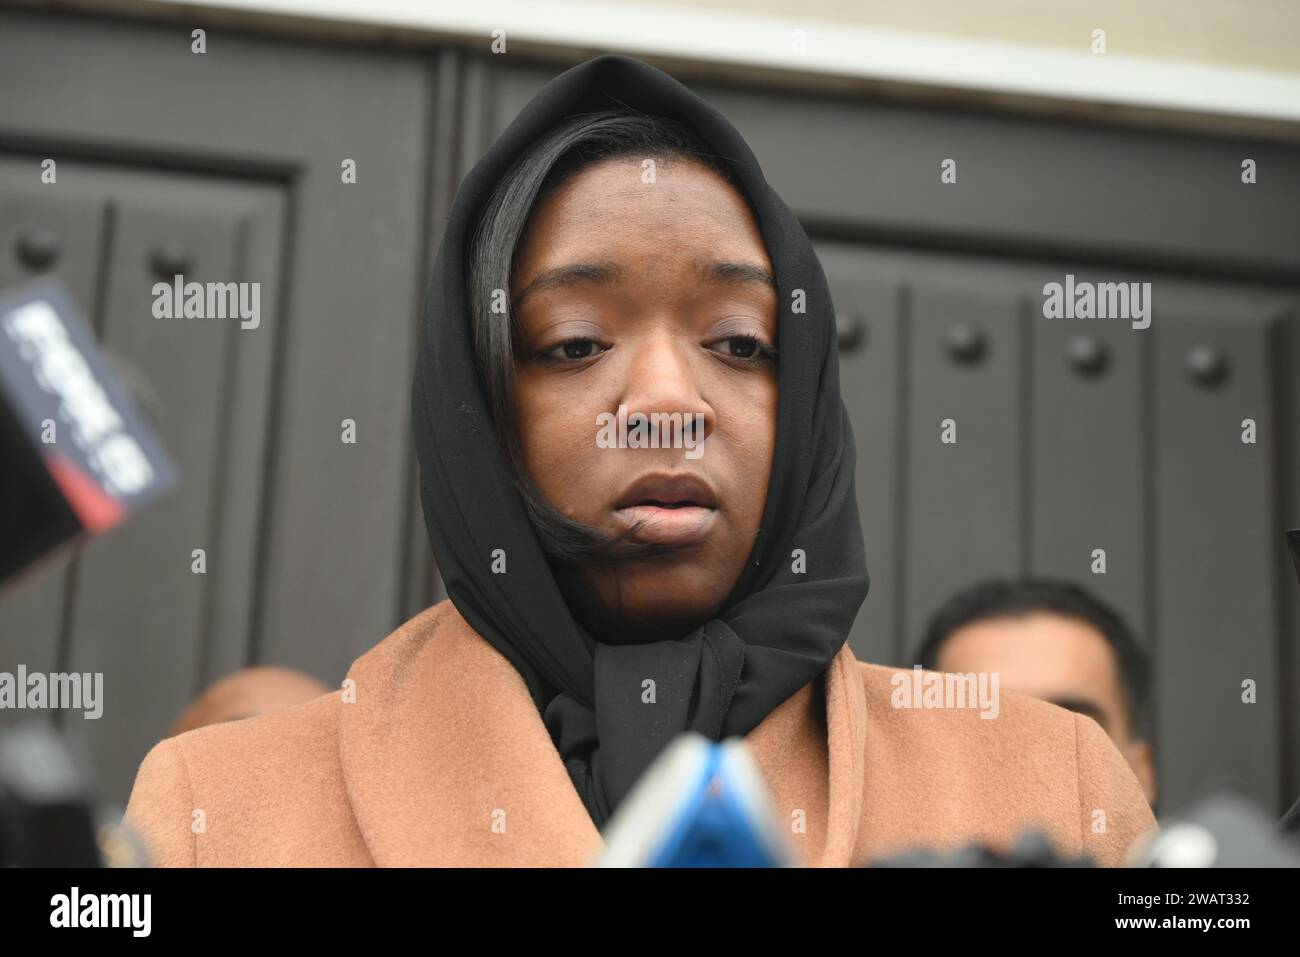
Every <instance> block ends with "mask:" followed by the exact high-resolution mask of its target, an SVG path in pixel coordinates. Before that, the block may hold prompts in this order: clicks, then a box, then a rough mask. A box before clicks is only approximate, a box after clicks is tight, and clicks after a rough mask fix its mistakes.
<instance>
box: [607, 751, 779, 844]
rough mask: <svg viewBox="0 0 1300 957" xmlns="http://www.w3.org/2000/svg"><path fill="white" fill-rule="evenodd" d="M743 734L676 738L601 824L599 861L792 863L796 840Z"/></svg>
mask: <svg viewBox="0 0 1300 957" xmlns="http://www.w3.org/2000/svg"><path fill="white" fill-rule="evenodd" d="M783 823H784V822H783V821H782V819H781V818H780V817H779V816H778V814H777V813H776V808H775V807H774V805H773V803H772V798H771V794H770V792H769V791H768V788H767V783H766V782H765V781H764V780H763V775H762V772H761V770H760V769H759V767H758V763H757V762H756V761H755V760H754V756H753V754H751V752H750V750H749V747H748V746H747V745H746V744H745V742H744V741H743V740H742V739H741V738H730V739H728V740H726V741H723V742H721V743H715V742H713V741H710V740H709V739H708V738H706V737H704V736H703V735H701V734H696V733H694V732H688V733H686V734H683V735H680V736H679V737H677V738H676V739H675V740H674V741H673V742H672V743H671V744H669V745H668V747H667V748H665V749H664V752H663V754H661V755H660V756H659V758H658V759H657V760H656V761H655V762H654V764H652V765H651V766H650V768H649V769H648V770H647V771H646V773H645V774H644V775H643V776H642V777H641V779H640V780H639V781H637V783H636V784H635V786H633V788H632V790H631V791H630V792H629V793H628V795H627V797H626V798H625V799H624V800H623V803H622V805H621V806H620V807H619V809H618V811H617V812H616V813H615V814H614V817H613V818H612V819H611V820H610V822H609V825H608V826H607V827H606V829H605V834H604V838H605V850H604V851H603V853H602V854H601V855H600V856H599V857H598V858H597V860H596V862H595V863H596V866H598V867H793V866H796V865H797V863H798V860H797V856H796V854H795V850H794V845H793V842H792V841H791V839H790V837H789V835H788V834H787V833H786V831H785V828H784V826H783Z"/></svg>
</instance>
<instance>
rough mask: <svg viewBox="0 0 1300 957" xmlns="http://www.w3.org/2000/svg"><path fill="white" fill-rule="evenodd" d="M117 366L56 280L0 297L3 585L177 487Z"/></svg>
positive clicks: (172, 467)
mask: <svg viewBox="0 0 1300 957" xmlns="http://www.w3.org/2000/svg"><path fill="white" fill-rule="evenodd" d="M114 364H116V365H118V366H120V365H121V363H120V360H109V359H106V357H105V356H104V355H103V354H102V353H101V351H100V349H99V348H98V346H97V345H96V343H95V339H94V335H93V333H92V332H91V330H90V327H89V325H88V324H87V323H86V321H85V320H84V319H83V318H82V317H81V315H80V312H79V310H78V309H77V307H76V304H75V303H74V301H73V299H72V297H71V295H70V294H69V293H68V291H67V289H66V288H65V287H64V286H63V284H62V283H61V282H59V281H58V280H57V279H56V278H53V277H42V278H41V279H39V280H37V281H35V282H32V283H30V284H28V285H25V286H23V287H20V288H18V289H16V290H11V291H8V292H7V293H6V294H5V295H3V296H0V583H3V582H5V581H6V580H8V579H12V578H13V577H14V576H16V575H17V574H18V572H20V571H23V570H24V569H26V568H28V567H29V566H31V565H32V564H33V563H34V562H36V561H37V560H38V559H40V558H42V557H43V556H45V555H48V554H49V553H51V552H53V551H55V550H56V549H58V548H59V547H60V546H62V545H65V544H67V543H68V542H71V541H73V540H75V539H77V538H79V537H81V536H82V535H83V534H86V533H91V534H93V533H97V532H103V531H106V530H107V529H110V528H113V527H114V526H116V525H118V524H120V523H121V522H122V521H123V520H124V519H125V518H126V516H127V515H128V514H129V513H130V512H132V511H134V510H135V509H137V508H139V507H141V506H142V505H144V504H146V503H147V502H149V501H152V500H153V499H155V498H157V497H158V496H159V495H161V494H163V493H164V492H166V491H168V490H169V489H171V488H172V487H173V486H174V485H175V484H176V481H177V472H176V467H175V465H174V464H173V463H172V461H171V459H170V458H169V457H168V455H167V453H166V451H165V450H164V449H163V447H162V445H161V443H160V442H159V441H158V440H157V439H156V438H155V436H154V432H153V430H152V429H151V428H150V427H149V425H148V424H147V422H146V421H145V420H144V419H143V418H142V417H141V416H140V414H139V411H138V410H137V408H136V405H135V403H134V402H132V401H131V398H130V396H129V394H128V392H129V390H128V389H127V388H125V387H124V386H123V385H122V383H121V382H120V381H119V375H120V373H118V372H116V371H115V370H114V369H113V365H114Z"/></svg>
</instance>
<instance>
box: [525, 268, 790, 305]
mask: <svg viewBox="0 0 1300 957" xmlns="http://www.w3.org/2000/svg"><path fill="white" fill-rule="evenodd" d="M691 266H692V267H693V269H694V271H695V274H696V275H697V276H698V277H699V278H701V279H703V280H704V281H705V282H709V283H713V284H715V285H726V286H731V285H750V284H758V285H762V286H769V287H771V288H772V289H773V290H775V289H776V288H777V286H776V277H775V276H773V275H772V273H771V271H770V270H769V269H768V268H767V267H766V266H762V265H760V264H758V263H746V262H733V261H731V260H725V259H695V260H693V261H692V262H691ZM622 280H623V270H622V268H621V267H620V266H619V265H618V264H617V263H613V262H601V263H569V264H568V265H564V266H556V267H555V268H554V269H547V270H546V271H545V272H541V273H538V274H537V275H536V276H534V277H533V280H532V282H530V283H529V284H528V285H527V286H525V287H524V288H523V289H521V290H520V291H519V295H517V296H515V298H514V302H513V303H512V305H513V307H514V308H515V309H518V308H519V307H520V306H521V305H522V304H523V302H524V300H525V299H527V298H528V297H529V296H531V295H532V294H533V293H535V292H541V291H542V290H545V289H559V288H562V287H564V286H571V285H574V284H576V283H582V282H589V283H596V284H603V285H614V284H616V283H619V282H622Z"/></svg>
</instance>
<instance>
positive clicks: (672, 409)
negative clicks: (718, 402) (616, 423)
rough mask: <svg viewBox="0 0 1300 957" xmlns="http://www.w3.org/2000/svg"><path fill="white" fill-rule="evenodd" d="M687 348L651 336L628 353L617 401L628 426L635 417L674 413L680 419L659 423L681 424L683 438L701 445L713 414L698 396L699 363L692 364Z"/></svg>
mask: <svg viewBox="0 0 1300 957" xmlns="http://www.w3.org/2000/svg"><path fill="white" fill-rule="evenodd" d="M690 348H691V345H690V344H686V343H683V342H680V341H678V340H676V339H673V338H670V337H668V336H654V337H650V338H649V339H647V340H646V341H644V342H642V343H640V344H638V346H637V347H636V348H634V349H633V350H631V353H632V354H631V355H630V356H629V362H628V366H627V376H626V379H625V381H624V387H623V394H622V396H621V397H620V403H621V404H624V405H626V406H627V415H628V420H629V422H631V421H633V416H636V415H644V416H655V415H656V414H658V415H660V416H662V415H668V416H674V414H675V413H676V414H677V415H679V416H680V418H676V417H674V418H671V419H667V420H662V419H661V420H659V421H664V422H672V423H677V422H680V423H681V428H682V429H684V430H685V434H684V435H683V438H685V439H689V440H691V441H692V442H701V441H703V440H704V439H706V438H708V437H709V436H710V435H712V434H713V428H714V425H715V424H716V422H715V419H716V413H715V412H714V409H713V406H712V405H710V404H709V403H708V402H707V401H705V399H704V397H703V396H702V395H701V394H700V389H699V383H698V381H697V379H696V375H697V373H696V368H697V366H698V363H695V362H692V357H691V355H690V353H689V349H690ZM696 348H699V347H698V346H696ZM664 438H665V439H671V438H672V436H664ZM661 444H668V443H666V442H665V443H661Z"/></svg>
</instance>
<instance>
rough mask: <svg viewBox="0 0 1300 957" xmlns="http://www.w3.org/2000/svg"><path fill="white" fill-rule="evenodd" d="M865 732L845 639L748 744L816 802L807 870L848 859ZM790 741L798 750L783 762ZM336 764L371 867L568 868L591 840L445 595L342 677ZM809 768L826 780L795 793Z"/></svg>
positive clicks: (781, 779)
mask: <svg viewBox="0 0 1300 957" xmlns="http://www.w3.org/2000/svg"><path fill="white" fill-rule="evenodd" d="M823 690H824V707H825V718H826V728H825V730H824V731H823V729H822V728H821V725H820V720H819V718H820V714H819V712H820V710H821V707H822V700H823V694H822V692H823ZM865 735H866V705H865V695H864V692H863V687H862V680H861V678H860V677H859V675H858V666H857V662H856V660H855V658H854V656H853V653H852V651H851V650H850V649H849V647H848V645H847V644H846V645H845V646H844V647H843V648H842V649H841V650H840V652H839V654H837V655H836V657H835V658H834V659H833V660H832V662H831V664H830V666H829V667H828V668H827V670H826V673H825V679H824V681H823V680H821V679H819V680H818V681H815V682H813V683H811V684H809V685H808V686H806V687H805V688H804V689H802V690H801V691H800V692H798V693H797V694H796V695H795V696H794V697H793V698H791V699H790V700H789V701H787V702H785V703H784V704H782V705H781V706H780V707H778V708H777V709H776V710H774V711H773V712H772V713H771V714H769V715H768V716H767V718H765V719H764V720H763V722H762V723H761V724H760V725H759V726H758V727H757V728H755V729H754V731H753V732H751V733H750V735H748V736H747V740H748V741H749V742H750V744H751V746H752V747H753V749H754V753H755V757H756V758H757V759H758V762H759V765H760V767H761V768H762V769H763V771H764V774H765V775H766V776H767V778H768V780H769V783H771V784H772V785H773V790H774V792H780V793H783V794H796V795H797V794H799V793H800V792H801V790H804V791H806V792H807V793H816V794H819V795H820V794H824V795H825V797H824V802H825V807H824V809H822V808H810V809H808V810H807V813H809V814H819V815H824V822H825V827H824V829H823V828H821V827H817V828H815V830H816V832H817V833H818V834H819V835H820V833H822V831H823V830H824V834H825V840H824V842H820V843H821V846H820V847H812V848H809V849H807V850H805V852H804V853H805V859H806V861H807V862H808V863H812V864H819V865H822V866H846V865H848V864H850V863H852V862H853V860H854V857H855V847H856V845H857V843H858V841H857V839H858V830H859V823H860V821H861V817H862V788H863V782H864V778H863V768H862V763H863V756H864V745H865ZM791 742H810V744H809V745H808V746H806V747H804V748H799V749H795V751H794V754H795V756H794V758H793V759H792V757H791V749H790V747H789V745H790V743H791ZM815 749H824V750H815ZM339 757H340V761H341V764H342V768H343V778H344V785H345V787H346V790H347V795H348V799H349V801H350V802H351V805H352V811H353V814H354V816H355V817H356V820H357V824H358V826H359V828H360V830H361V835H362V837H363V839H364V840H365V843H366V846H367V848H368V849H369V851H370V854H371V857H372V858H373V860H374V862H375V863H376V864H377V865H380V866H399V867H401V866H427V865H435V866H439V865H440V866H452V867H461V866H510V865H522V866H566V865H567V866H580V865H585V864H589V863H591V861H592V860H593V858H594V857H595V855H596V854H598V853H599V851H600V849H601V847H602V846H603V845H602V841H601V837H600V834H599V832H598V830H597V829H596V826H595V824H594V823H593V822H592V820H591V817H590V816H589V815H588V814H587V810H586V808H585V807H584V806H583V804H582V799H581V798H580V797H579V796H578V793H577V791H576V790H575V788H574V787H573V784H572V782H571V781H570V779H569V774H568V772H567V771H566V770H565V767H564V764H563V762H562V761H561V760H560V756H559V753H558V752H557V751H556V749H555V746H554V745H553V744H552V742H551V738H550V735H549V734H548V733H547V730H546V727H545V725H544V724H543V723H542V718H541V715H539V714H538V712H537V709H536V707H535V706H534V704H533V701H532V698H531V697H530V696H529V694H528V689H527V687H526V686H525V684H524V681H523V679H522V677H521V676H520V675H519V673H518V672H517V671H516V670H515V669H514V667H513V666H511V664H510V663H509V662H508V661H507V660H506V659H505V658H504V657H502V656H501V654H500V653H498V652H497V651H496V649H495V648H493V647H492V646H491V645H490V644H488V643H487V642H486V641H484V640H483V639H482V638H481V637H480V636H479V635H478V634H477V633H476V632H475V631H474V630H473V629H472V628H471V627H470V626H469V625H468V624H467V623H466V622H465V620H464V619H463V618H462V617H461V616H460V614H459V613H458V612H457V611H456V609H455V607H454V606H453V605H452V604H451V602H450V601H444V602H441V603H440V604H438V605H435V606H433V607H432V608H429V609H426V610H425V611H423V612H421V613H420V614H419V615H417V616H416V617H414V618H412V619H411V620H410V621H408V622H406V623H405V624H404V625H402V626H401V627H400V628H398V629H397V630H396V631H395V632H393V633H392V634H391V635H389V636H388V637H387V638H386V639H385V640H384V641H382V642H380V643H379V644H378V645H376V646H375V647H374V648H373V649H371V650H370V651H369V652H367V653H366V654H364V655H362V656H361V657H360V658H358V659H357V660H356V662H355V663H354V664H353V666H352V668H351V669H350V670H349V671H348V681H347V682H345V684H344V690H343V693H342V703H341V704H340V717H339ZM813 768H816V769H818V770H817V771H811V770H810V769H813ZM810 774H815V775H817V776H818V777H822V776H824V777H825V784H824V786H823V785H822V784H821V782H820V781H818V782H817V784H818V786H817V787H815V788H805V787H804V785H805V784H806V780H805V779H806V777H807V776H809V775H810ZM781 810H782V811H783V812H784V811H785V809H784V808H782V809H781Z"/></svg>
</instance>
